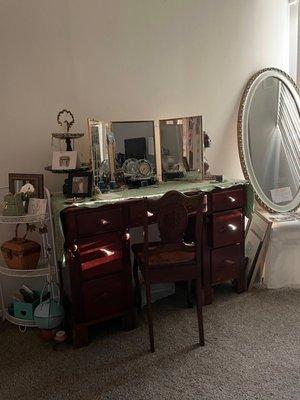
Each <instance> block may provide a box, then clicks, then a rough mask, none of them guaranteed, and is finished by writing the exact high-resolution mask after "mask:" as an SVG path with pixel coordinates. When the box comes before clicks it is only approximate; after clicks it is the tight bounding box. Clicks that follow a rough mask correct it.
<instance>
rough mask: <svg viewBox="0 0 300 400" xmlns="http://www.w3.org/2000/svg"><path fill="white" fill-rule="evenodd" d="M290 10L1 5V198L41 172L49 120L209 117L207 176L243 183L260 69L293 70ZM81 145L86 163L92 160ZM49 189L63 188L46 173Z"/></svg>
mask: <svg viewBox="0 0 300 400" xmlns="http://www.w3.org/2000/svg"><path fill="white" fill-rule="evenodd" d="M287 3H288V2H287V0H251V1H248V0H184V1H183V0H151V1H149V0H51V1H49V0H23V1H20V0H0V51H1V54H0V156H1V168H0V186H2V185H5V184H6V182H7V174H8V172H28V173H39V172H43V168H44V166H45V165H47V164H49V163H50V161H51V138H50V133H51V132H52V131H55V130H56V129H57V125H56V114H57V112H58V111H59V110H60V109H61V108H65V107H66V108H69V109H71V110H72V111H73V113H74V114H75V118H76V120H77V124H76V129H77V130H79V131H82V130H86V122H85V119H86V117H88V116H90V117H99V118H102V119H105V120H109V119H113V120H126V119H134V120H138V119H152V118H165V117H166V118H169V117H176V116H183V115H197V114H199V113H200V114H202V115H203V116H204V128H205V129H206V130H207V131H208V132H209V133H210V135H211V137H212V149H210V150H209V153H208V158H209V160H210V164H211V171H212V172H215V173H225V174H227V175H231V176H236V177H238V176H241V171H240V167H239V160H238V153H237V144H236V118H237V109H238V104H239V100H240V96H241V92H242V90H243V87H244V85H245V84H246V81H247V80H248V78H249V77H250V76H251V74H253V73H254V72H255V71H257V70H258V69H260V68H263V67H267V66H276V67H279V68H282V69H286V70H287V67H288V49H287V44H288V26H287ZM87 143H88V141H87V138H85V139H82V140H81V146H80V149H81V152H83V153H84V154H85V156H86V155H87ZM45 179H46V183H47V185H49V186H50V187H52V188H56V189H57V188H60V182H61V181H62V178H61V177H57V176H52V175H51V174H50V173H45Z"/></svg>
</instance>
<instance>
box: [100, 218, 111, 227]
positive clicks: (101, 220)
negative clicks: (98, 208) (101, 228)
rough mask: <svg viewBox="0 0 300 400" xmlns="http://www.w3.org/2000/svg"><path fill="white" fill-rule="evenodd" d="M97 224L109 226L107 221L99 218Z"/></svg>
mask: <svg viewBox="0 0 300 400" xmlns="http://www.w3.org/2000/svg"><path fill="white" fill-rule="evenodd" d="M99 224H101V225H108V224H110V222H109V221H107V219H104V218H101V219H100V221H99Z"/></svg>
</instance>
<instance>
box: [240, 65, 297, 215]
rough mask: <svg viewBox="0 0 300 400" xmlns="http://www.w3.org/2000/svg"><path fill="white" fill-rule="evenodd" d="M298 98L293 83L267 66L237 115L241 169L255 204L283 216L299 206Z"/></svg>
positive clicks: (254, 80)
mask: <svg viewBox="0 0 300 400" xmlns="http://www.w3.org/2000/svg"><path fill="white" fill-rule="evenodd" d="M299 110H300V98H299V94H298V89H297V87H296V84H295V83H294V82H293V80H292V79H291V78H290V77H289V76H288V75H287V74H285V73H284V72H282V71H280V70H278V69H275V68H269V69H265V70H262V71H259V72H258V73H257V74H256V75H254V76H253V77H252V79H251V80H250V81H249V83H248V85H247V87H246V89H245V91H244V96H243V99H242V102H241V107H240V113H239V121H240V122H239V146H240V152H241V155H242V158H241V161H242V167H243V170H244V173H245V176H246V177H247V178H249V180H250V182H251V184H252V186H253V188H254V190H255V192H256V195H257V199H258V201H259V202H260V203H261V204H262V205H263V206H265V207H267V208H268V209H269V210H272V211H277V212H286V211H291V210H294V209H296V208H297V207H298V206H299V204H300V114H299Z"/></svg>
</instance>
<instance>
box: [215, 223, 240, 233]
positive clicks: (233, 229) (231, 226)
mask: <svg viewBox="0 0 300 400" xmlns="http://www.w3.org/2000/svg"><path fill="white" fill-rule="evenodd" d="M228 230H229V231H236V230H237V226H236V225H233V224H228V225H225V226H223V227H222V228H221V229H220V230H219V232H222V233H223V232H226V231H228Z"/></svg>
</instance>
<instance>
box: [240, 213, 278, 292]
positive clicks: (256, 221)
mask: <svg viewBox="0 0 300 400" xmlns="http://www.w3.org/2000/svg"><path fill="white" fill-rule="evenodd" d="M271 227H272V221H270V220H269V219H268V218H266V217H265V216H264V215H263V214H262V213H260V212H259V211H258V210H255V211H254V213H253V215H252V218H251V220H250V221H249V222H248V225H247V230H246V239H245V255H246V257H247V258H248V264H247V267H246V279H247V286H248V289H251V288H252V287H253V284H254V282H255V280H256V279H257V275H258V274H259V273H260V274H262V272H263V263H264V260H265V256H266V253H267V249H268V244H269V237H270V232H271Z"/></svg>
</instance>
